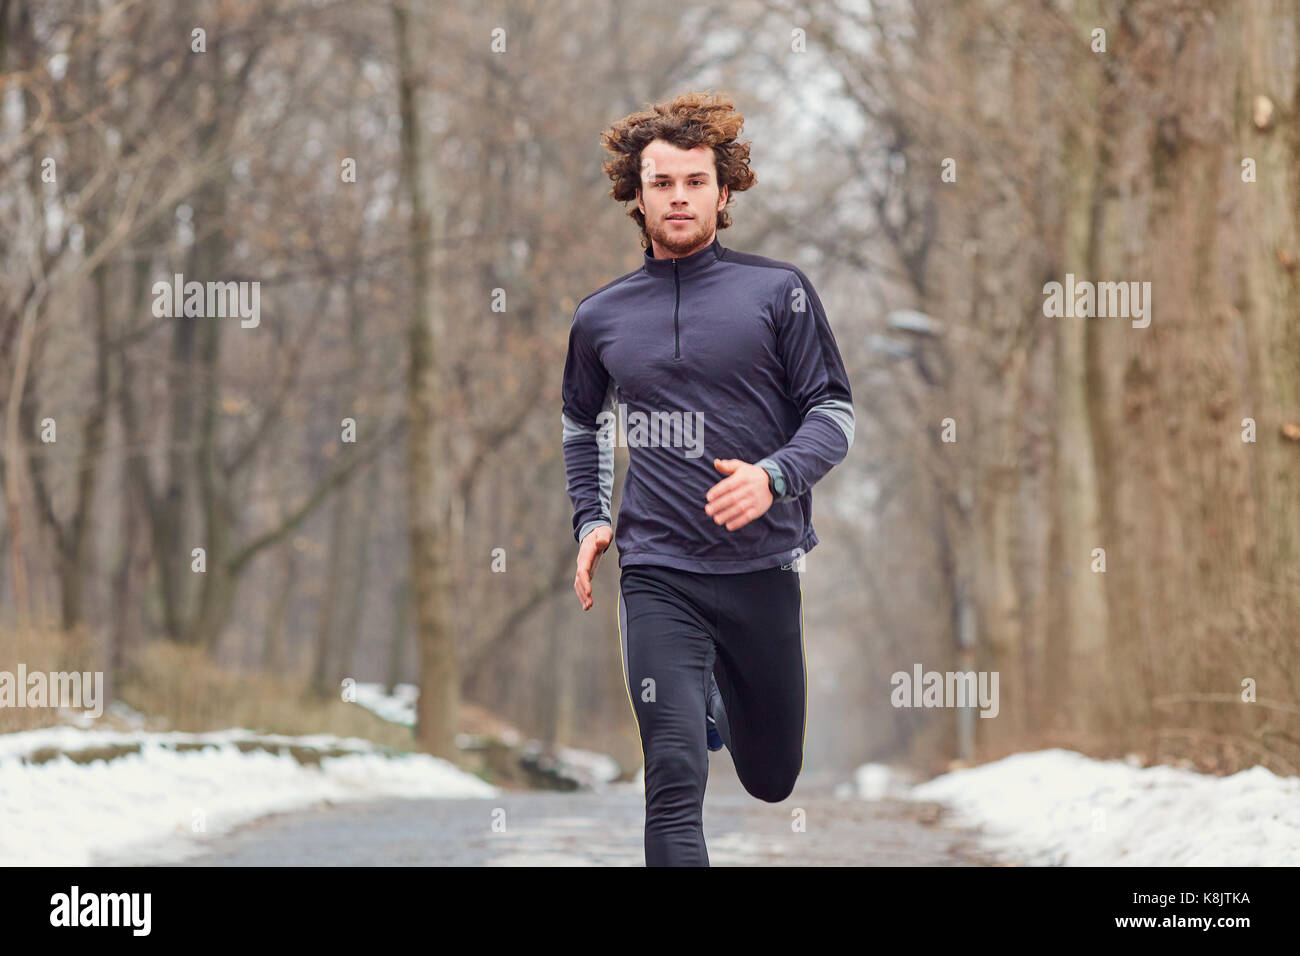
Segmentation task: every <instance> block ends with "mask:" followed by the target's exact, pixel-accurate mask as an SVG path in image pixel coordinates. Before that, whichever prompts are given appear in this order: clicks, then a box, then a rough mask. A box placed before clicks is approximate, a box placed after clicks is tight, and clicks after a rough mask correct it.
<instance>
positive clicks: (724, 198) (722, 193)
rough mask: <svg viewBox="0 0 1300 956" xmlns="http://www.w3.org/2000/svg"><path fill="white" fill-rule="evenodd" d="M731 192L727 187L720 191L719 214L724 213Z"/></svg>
mask: <svg viewBox="0 0 1300 956" xmlns="http://www.w3.org/2000/svg"><path fill="white" fill-rule="evenodd" d="M728 195H729V191H728V189H727V187H726V186H723V187H722V188H721V189H719V190H718V212H722V207H723V206H725V205H726V204H727V198H728Z"/></svg>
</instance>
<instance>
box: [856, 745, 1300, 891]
mask: <svg viewBox="0 0 1300 956" xmlns="http://www.w3.org/2000/svg"><path fill="white" fill-rule="evenodd" d="M868 766H869V767H870V766H876V765H868ZM865 769H866V768H860V769H859V773H858V780H857V783H858V792H859V795H860V796H863V797H865V798H867V799H875V798H877V797H878V794H879V791H880V790H881V788H882V787H884V788H885V789H888V784H882V773H881V772H880V771H868V772H866V773H864V772H863V771H864V770H865ZM873 787H874V790H873ZM908 793H909V795H910V796H911V797H913V798H915V799H917V800H927V801H935V802H939V803H945V804H947V805H949V806H950V807H951V808H952V809H953V810H954V811H955V813H954V820H953V822H954V823H957V824H959V825H960V824H965V825H968V826H976V827H980V828H982V829H983V830H984V831H985V833H986V834H987V836H986V844H987V845H988V846H989V848H990V849H993V850H999V851H1002V852H1003V853H1004V854H1005V855H1006V856H1008V857H1009V858H1010V859H1014V860H1018V861H1021V862H1025V863H1029V864H1033V865H1059V866H1297V865H1300V777H1279V776H1277V775H1276V774H1274V773H1272V772H1270V771H1269V770H1267V769H1266V768H1264V767H1258V766H1257V767H1252V768H1250V769H1249V770H1243V771H1241V772H1240V773H1235V774H1233V775H1231V776H1227V777H1217V776H1213V775H1209V774H1201V773H1196V772H1194V771H1191V770H1181V769H1178V768H1175V767H1166V766H1156V767H1148V768H1143V767H1141V766H1140V764H1139V763H1138V761H1137V758H1136V757H1132V758H1129V759H1128V760H1124V761H1121V760H1109V761H1102V760H1094V759H1092V758H1091V757H1086V756H1084V755H1083V754H1079V753H1075V752H1074V751H1070V750H1060V749H1054V750H1042V751H1035V752H1032V753H1023V754H1014V755H1012V756H1010V757H1006V758H1004V759H1002V760H998V761H994V762H992V763H987V764H983V765H981V766H978V767H969V768H966V769H963V770H955V771H953V772H951V773H946V774H943V775H942V776H939V777H935V778H934V779H933V780H930V781H927V782H926V783H923V784H920V785H918V786H915V787H912V788H910V790H908Z"/></svg>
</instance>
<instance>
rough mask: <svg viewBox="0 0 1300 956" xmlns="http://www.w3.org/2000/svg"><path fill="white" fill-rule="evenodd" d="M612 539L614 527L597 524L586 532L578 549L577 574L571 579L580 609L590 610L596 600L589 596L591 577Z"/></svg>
mask: <svg viewBox="0 0 1300 956" xmlns="http://www.w3.org/2000/svg"><path fill="white" fill-rule="evenodd" d="M613 540H614V529H613V528H611V527H610V526H609V525H607V524H602V525H597V526H596V527H594V528H592V529H591V530H590V531H588V532H587V536H586V537H585V538H583V539H582V546H581V547H580V548H579V549H578V574H577V576H576V577H575V578H574V579H573V590H574V591H576V592H577V593H578V600H579V601H581V602H582V609H583V610H584V611H590V610H591V607H592V605H593V604H595V603H596V602H595V601H594V600H592V597H591V578H592V576H593V575H594V574H595V573H596V565H598V564H600V556H601V555H602V554H604V553H605V549H606V548H608V547H609V543H610V542H611V541H613Z"/></svg>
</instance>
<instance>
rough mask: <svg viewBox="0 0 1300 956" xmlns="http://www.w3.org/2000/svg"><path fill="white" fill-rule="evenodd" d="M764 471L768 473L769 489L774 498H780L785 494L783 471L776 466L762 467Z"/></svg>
mask: <svg viewBox="0 0 1300 956" xmlns="http://www.w3.org/2000/svg"><path fill="white" fill-rule="evenodd" d="M761 467H762V469H763V470H764V471H765V472H767V489H768V491H770V492H772V497H773V498H774V499H775V498H780V497H781V496H783V495H784V494H785V476H784V475H782V474H781V469H780V468H778V467H776V465H770V464H769V465H762V466H761Z"/></svg>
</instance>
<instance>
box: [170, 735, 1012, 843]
mask: <svg viewBox="0 0 1300 956" xmlns="http://www.w3.org/2000/svg"><path fill="white" fill-rule="evenodd" d="M718 760H719V758H713V759H711V760H710V764H711V768H710V777H709V785H708V791H707V794H706V797H705V802H704V835H705V840H706V841H707V843H708V848H709V862H710V864H711V865H712V866H754V865H760V866H767V865H776V866H826V865H832V866H915V865H920V866H983V865H990V864H994V863H997V862H999V860H997V859H996V858H995V857H994V856H993V855H992V854H990V853H988V852H987V851H983V850H981V849H980V848H979V847H978V845H977V837H976V835H975V834H972V833H971V832H969V831H965V830H961V829H958V828H955V827H952V826H950V825H949V824H947V823H946V822H945V814H944V812H943V809H942V808H941V807H940V806H938V805H936V804H927V803H916V802H912V801H906V800H886V801H863V800H858V799H856V798H841V797H836V796H834V795H833V793H832V781H829V780H827V781H818V780H816V779H815V778H811V777H809V776H808V775H807V774H805V776H804V777H801V778H800V781H799V784H798V785H797V786H796V787H795V791H794V792H793V793H792V794H791V795H790V796H789V797H788V798H787V799H786V800H784V801H782V802H781V803H775V804H773V803H764V802H763V801H761V800H757V799H755V798H754V797H751V796H750V795H749V794H747V793H746V792H745V791H744V789H743V788H741V786H740V783H739V781H738V780H737V779H736V778H735V775H734V770H732V768H731V767H730V766H727V767H726V768H725V770H724V768H723V767H721V766H720V765H719V762H718ZM726 771H731V773H727V772H726ZM644 808H645V803H644V796H643V795H642V793H641V792H640V791H639V790H638V789H637V788H636V787H635V786H634V785H632V784H620V785H615V786H613V787H611V788H608V789H606V790H605V791H603V792H600V793H592V792H581V793H555V792H539V791H526V792H507V793H503V794H502V795H500V796H498V797H492V798H487V799H473V800H470V799H457V800H385V801H380V802H374V803H364V804H336V805H330V806H324V807H321V808H316V809H311V810H305V811H300V812H293V813H286V814H278V815H276V816H271V817H266V818H263V819H261V820H257V821H254V822H252V823H249V824H247V825H245V826H243V827H240V828H239V829H237V830H235V831H234V832H232V833H229V834H226V835H224V836H212V837H210V838H205V839H204V841H203V842H204V843H206V844H208V845H209V847H210V849H209V850H208V852H206V853H205V854H204V855H202V856H197V857H192V858H190V859H188V860H186V861H184V863H182V864H180V865H187V866H555V865H559V866H642V865H644V861H645V858H644V844H643V830H642V827H643V824H644V819H645V817H644V812H645V809H644ZM797 809H801V810H802V811H803V812H804V817H803V819H804V820H805V821H806V828H805V830H804V832H795V830H794V828H793V827H792V822H793V821H794V820H795V819H796V817H795V811H796V810H797ZM501 811H504V815H503V814H502V812H501ZM494 818H495V819H503V820H504V824H505V826H504V829H501V828H500V827H498V828H497V829H496V830H494V828H493V820H494ZM1006 862H1010V861H1006Z"/></svg>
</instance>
